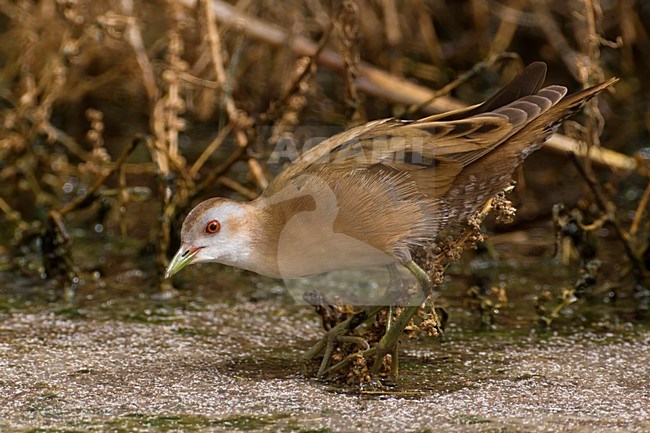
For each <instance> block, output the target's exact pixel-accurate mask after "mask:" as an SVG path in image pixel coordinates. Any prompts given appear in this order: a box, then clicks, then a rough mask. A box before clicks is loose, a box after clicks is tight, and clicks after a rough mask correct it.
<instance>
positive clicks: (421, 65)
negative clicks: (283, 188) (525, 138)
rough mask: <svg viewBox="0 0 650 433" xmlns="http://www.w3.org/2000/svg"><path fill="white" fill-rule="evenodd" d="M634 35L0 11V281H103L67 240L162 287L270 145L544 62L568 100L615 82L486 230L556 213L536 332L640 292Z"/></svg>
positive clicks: (575, 5)
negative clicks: (548, 283) (202, 221)
mask: <svg viewBox="0 0 650 433" xmlns="http://www.w3.org/2000/svg"><path fill="white" fill-rule="evenodd" d="M649 23H650V5H649V4H647V3H646V2H641V1H634V0H618V1H598V0H570V1H565V0H549V1H545V0H502V1H496V0H493V1H482V0H467V1H425V0H404V1H397V0H355V1H353V0H344V1H316V0H303V1H291V2H277V1H271V0H260V1H248V0H240V1H236V2H230V3H227V2H224V1H220V0H201V1H192V0H176V1H173V0H170V1H137V0H136V1H132V0H121V1H120V0H112V1H109V0H100V1H85V0H43V1H27V0H19V1H15V2H14V1H9V0H0V263H1V264H0V267H1V268H2V270H3V272H12V273H16V274H21V275H26V276H29V277H31V278H34V279H35V280H38V279H39V278H44V279H47V280H48V281H54V282H55V283H54V284H56V285H57V287H61V288H63V289H66V290H71V289H72V290H73V289H74V288H75V287H76V286H78V284H79V283H80V282H82V281H88V280H91V279H94V280H101V279H102V278H104V277H106V276H109V275H110V274H111V272H113V271H114V269H115V268H114V267H113V266H112V265H114V264H115V259H107V258H106V256H108V255H110V253H109V252H107V251H106V250H104V249H91V250H90V251H89V250H88V249H84V250H81V251H83V252H80V250H79V249H78V246H79V245H80V244H83V243H88V242H90V243H91V244H93V245H98V244H99V245H101V244H110V243H112V242H115V241H118V242H127V243H128V244H129V245H131V246H132V247H131V248H130V249H126V250H125V251H126V253H123V252H121V254H126V255H129V256H131V258H138V262H137V263H138V266H140V267H141V268H142V269H143V271H144V272H145V273H146V274H147V275H156V278H155V279H154V280H155V281H156V282H157V284H159V285H160V287H162V288H163V289H166V290H169V289H171V287H170V284H171V283H170V282H169V280H163V279H162V273H163V269H164V266H165V265H166V263H167V260H168V257H169V254H170V252H172V250H175V249H176V247H177V245H178V239H177V234H178V231H179V229H180V222H181V221H182V219H183V217H184V215H185V214H186V213H187V212H188V211H189V209H191V207H192V205H194V204H196V203H197V202H198V201H199V200H201V199H203V198H206V197H209V196H231V197H235V198H239V199H252V198H254V197H256V196H257V194H259V193H260V192H261V191H262V190H263V189H264V188H265V187H266V185H267V184H268V182H269V180H270V179H272V177H273V176H274V175H275V174H276V173H277V172H278V171H279V170H281V168H282V165H283V164H284V163H286V162H287V161H286V160H285V161H276V159H273V158H271V156H272V153H273V150H274V149H275V148H276V146H277V145H278V143H279V142H280V140H282V139H294V140H296V142H299V143H301V142H303V141H304V139H305V138H306V137H307V138H308V136H309V134H315V133H316V132H315V131H321V130H319V129H317V128H323V127H324V128H330V127H332V128H335V129H336V128H338V129H339V130H340V129H342V128H345V127H347V126H352V125H356V124H359V123H362V122H365V121H367V120H371V119H376V118H382V117H389V116H399V117H404V118H415V117H418V116H423V115H425V114H427V113H432V112H437V111H441V110H447V109H452V108H455V107H459V106H462V105H463V104H468V103H475V102H478V101H480V100H482V99H484V98H486V97H488V96H489V95H490V94H491V93H493V92H494V91H495V89H496V88H498V87H499V86H500V85H503V84H504V83H505V82H506V81H507V80H508V79H509V78H510V77H512V76H513V75H514V74H515V73H516V72H517V71H518V70H520V69H521V68H522V67H523V65H525V64H527V63H530V62H532V61H535V60H543V61H546V62H547V63H548V64H549V78H548V81H549V82H553V83H559V84H564V85H567V86H568V87H569V88H570V89H572V90H577V89H578V88H580V87H582V86H588V85H590V84H594V83H597V82H600V81H602V80H603V79H604V78H605V77H610V76H618V77H620V78H621V81H620V82H619V83H618V84H617V85H616V86H615V91H614V92H611V93H608V94H607V95H605V96H603V97H601V98H600V102H599V103H595V102H594V103H592V104H591V105H590V106H589V107H588V108H587V110H586V114H585V115H583V116H582V117H580V118H577V120H579V121H580V123H578V121H576V120H575V119H574V121H571V122H567V125H566V127H565V128H564V130H563V131H562V132H563V134H564V135H563V136H561V137H556V138H554V140H552V141H551V142H550V144H549V145H548V146H547V148H546V150H542V151H540V153H541V155H540V156H534V157H533V158H531V161H532V162H530V163H528V164H527V165H526V168H524V169H523V171H522V172H520V173H519V174H518V175H517V180H518V183H519V187H518V188H517V191H516V192H515V193H514V196H512V197H511V200H513V202H514V203H515V205H516V206H517V207H518V208H519V215H518V219H517V220H516V222H515V224H514V226H511V228H505V229H504V228H503V227H493V226H491V227H492V228H493V229H494V230H496V231H504V230H509V231H511V230H515V229H517V230H526V228H527V227H528V226H529V225H531V224H533V225H534V224H535V222H539V221H547V222H548V221H550V220H551V219H553V218H554V221H555V225H556V227H557V229H558V230H557V233H558V245H559V251H558V254H559V256H560V257H561V259H562V261H563V262H564V263H565V264H567V263H573V264H574V266H575V267H576V280H575V284H574V285H573V286H569V287H568V289H567V291H568V292H567V293H562V294H559V295H558V296H559V297H560V301H559V303H558V304H557V305H555V306H553V307H549V308H547V309H544V308H543V307H540V308H541V310H540V316H541V317H542V318H544V317H546V319H547V321H548V323H550V321H552V319H553V315H554V314H555V315H556V316H557V312H558V311H559V310H558V308H559V309H561V308H563V306H565V303H566V305H568V303H570V302H569V301H571V299H573V298H572V297H573V296H575V295H576V293H582V292H581V290H582V291H583V292H584V290H587V289H585V288H593V287H595V286H596V280H597V277H598V275H599V272H600V274H602V273H603V272H604V273H605V274H604V275H606V276H607V279H608V281H610V282H611V281H615V284H610V286H613V287H616V289H615V290H621V291H627V292H628V293H634V294H638V295H643V296H645V298H646V299H647V296H648V291H647V290H648V289H647V284H646V283H647V268H648V266H649V265H650V253H646V251H647V236H648V218H647V212H646V206H647V201H648V197H649V196H650V188H647V189H646V190H645V192H644V188H646V184H647V178H648V176H650V171H648V170H647V168H646V167H645V164H646V159H647V157H648V156H650V155H648V154H646V153H645V152H644V151H643V150H642V148H644V147H645V146H647V145H648V144H647V142H648V132H649V130H650V117H649V115H648V113H649V112H650V111H649V106H648V104H649V102H648V101H650V94H649V90H650V89H649V87H650V85H649V81H648V80H647V79H645V78H646V77H647V75H648V73H649V72H650V69H649V65H648V61H649V59H650V41H649V40H648V31H649ZM461 101H462V102H461ZM567 150H571V151H572V152H574V153H575V154H576V155H577V156H575V157H570V156H568V155H567V153H566V152H567ZM269 158H271V160H270V161H271V162H270V163H269ZM554 203H563V206H562V207H560V206H558V207H555V208H553V204H554ZM552 209H554V210H553V211H552ZM490 224H492V223H490ZM512 227H514V228H512ZM603 228H604V229H603ZM599 238H602V239H606V240H608V242H607V243H606V245H608V246H607V247H606V249H609V250H607V251H603V250H602V249H600V250H598V249H597V248H595V247H594V245H596V243H597V242H596V241H597V239H599ZM93 239H94V241H93ZM120 239H121V240H120ZM93 242H95V243H93ZM610 250H611V251H610ZM594 259H599V260H600V261H603V262H605V263H604V266H602V269H601V266H600V265H598V266H597V267H596V265H595V264H594V263H595V262H594V261H593V260H594ZM111 260H113V261H111ZM558 266H560V264H559V265H558ZM590 278H591V279H590ZM592 280H593V281H592ZM610 286H608V287H610ZM607 290H613V289H610V288H608V289H607ZM556 295H557V294H556ZM477 296H478V295H477ZM481 296H483V295H481ZM491 296H492V295H491ZM495 296H496V295H495ZM475 298H476V299H478V301H477V302H478V303H479V308H481V305H482V304H481V302H492V303H494V302H496V301H495V299H496V298H494V296H492V297H491V298H490V299H492V300H490V299H488V298H487V297H485V296H484V297H483V298H481V297H480V296H478V297H475ZM497 298H498V296H497ZM565 301H566V302H565ZM540 305H541V304H540ZM483 307H485V305H483Z"/></svg>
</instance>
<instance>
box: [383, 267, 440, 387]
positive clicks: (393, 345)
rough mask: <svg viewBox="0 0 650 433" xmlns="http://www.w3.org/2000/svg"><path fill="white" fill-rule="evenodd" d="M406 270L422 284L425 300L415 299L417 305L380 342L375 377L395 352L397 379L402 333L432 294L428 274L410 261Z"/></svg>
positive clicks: (394, 372)
mask: <svg viewBox="0 0 650 433" xmlns="http://www.w3.org/2000/svg"><path fill="white" fill-rule="evenodd" d="M404 266H405V267H406V269H408V270H409V271H410V272H411V273H412V274H413V275H414V276H415V278H416V279H417V280H418V283H419V284H420V288H421V289H422V295H424V297H423V298H420V297H421V296H422V295H419V296H418V298H416V299H413V300H412V301H413V302H415V303H416V305H410V306H408V307H405V308H404V311H402V314H400V315H399V317H398V318H397V320H395V322H394V323H393V324H392V326H391V327H390V329H387V330H386V334H384V336H383V337H382V338H381V340H380V341H379V344H378V345H377V353H376V357H375V362H374V364H373V366H372V369H371V373H372V374H373V375H376V374H377V373H379V369H380V368H381V365H382V362H383V359H384V356H385V355H386V354H388V353H391V352H393V353H394V354H393V362H392V364H391V370H392V371H391V373H392V375H393V376H394V377H395V378H397V374H398V361H397V356H396V349H397V343H398V341H399V338H400V337H401V335H402V332H403V331H404V328H406V326H407V325H408V324H409V322H410V321H411V319H412V318H413V316H415V314H416V313H417V312H418V310H419V309H420V304H421V303H422V302H423V301H424V300H425V299H426V298H427V297H428V296H429V294H430V293H431V289H432V288H433V287H432V283H431V279H430V278H429V276H428V275H427V273H426V272H425V271H424V270H423V269H422V268H420V267H419V266H418V265H417V264H416V263H415V262H414V261H410V262H408V263H406V264H405V265H404Z"/></svg>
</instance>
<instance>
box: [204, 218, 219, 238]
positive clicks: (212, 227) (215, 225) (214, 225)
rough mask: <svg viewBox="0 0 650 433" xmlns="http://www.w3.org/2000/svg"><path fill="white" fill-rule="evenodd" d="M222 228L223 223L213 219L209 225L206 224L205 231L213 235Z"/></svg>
mask: <svg viewBox="0 0 650 433" xmlns="http://www.w3.org/2000/svg"><path fill="white" fill-rule="evenodd" d="M220 229H221V224H219V221H217V220H212V221H210V222H209V223H208V225H207V226H205V232H206V233H208V234H211V235H213V234H215V233H218V232H219V230H220Z"/></svg>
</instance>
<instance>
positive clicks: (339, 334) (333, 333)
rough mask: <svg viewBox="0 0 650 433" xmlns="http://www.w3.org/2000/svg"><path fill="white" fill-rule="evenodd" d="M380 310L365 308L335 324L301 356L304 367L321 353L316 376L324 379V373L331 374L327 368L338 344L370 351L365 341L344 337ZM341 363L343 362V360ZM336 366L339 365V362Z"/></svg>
mask: <svg viewBox="0 0 650 433" xmlns="http://www.w3.org/2000/svg"><path fill="white" fill-rule="evenodd" d="M381 309H382V307H369V308H366V309H364V310H362V311H360V312H358V313H355V314H354V315H352V316H351V317H349V318H348V319H346V320H344V321H343V322H341V323H339V324H337V325H336V326H334V327H333V328H331V329H330V330H329V331H327V333H326V334H325V335H324V336H323V338H321V339H320V340H319V341H318V342H317V343H316V344H315V345H314V346H312V347H311V349H309V350H308V351H307V352H305V354H304V355H303V356H302V360H303V362H304V364H305V367H307V366H308V364H309V363H310V362H311V361H312V360H313V359H314V358H316V357H317V356H318V355H319V354H320V353H321V352H323V359H322V361H321V363H320V366H319V368H318V372H317V373H316V376H317V377H324V376H325V375H326V373H331V372H333V371H334V370H332V368H329V366H330V364H331V361H332V354H333V353H334V349H335V348H336V345H337V344H339V343H355V344H358V345H360V346H362V347H363V348H364V352H365V351H368V350H370V345H369V344H368V342H367V341H366V340H365V339H363V338H361V337H357V336H353V335H346V333H348V332H350V331H352V330H354V329H355V328H356V327H357V326H359V325H360V324H361V323H363V322H364V321H366V320H367V319H369V318H371V317H374V316H375V315H376V314H377V313H378V312H379V311H380V310H381ZM362 353H363V352H362ZM343 361H345V359H344V360H343ZM343 361H341V362H343ZM348 362H349V361H348ZM338 364H340V362H339V363H338ZM338 364H337V365H338ZM337 370H338V369H337Z"/></svg>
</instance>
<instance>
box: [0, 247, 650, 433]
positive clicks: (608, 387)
mask: <svg viewBox="0 0 650 433" xmlns="http://www.w3.org/2000/svg"><path fill="white" fill-rule="evenodd" d="M506 258H507V257H502V259H506ZM520 259H521V258H520ZM116 263H119V264H116V265H115V268H114V272H112V273H111V274H109V275H106V276H104V277H102V278H100V279H99V280H98V281H91V279H90V278H89V279H88V281H86V282H85V284H83V285H80V286H79V287H78V288H77V292H76V294H75V295H74V296H73V297H71V298H68V299H64V298H62V297H61V296H60V293H59V292H57V291H56V290H54V289H52V288H50V287H49V286H48V284H49V283H47V282H44V283H43V284H40V285H39V283H38V282H36V283H35V281H34V280H33V279H30V278H26V277H20V276H19V275H18V274H17V273H14V272H3V273H1V274H0V287H2V288H3V289H2V293H1V295H0V312H1V313H0V314H1V316H0V317H1V320H0V371H1V372H2V374H1V376H0V400H1V401H2V404H0V430H2V431H199V430H200V431H302V432H307V431H312V432H313V431H319V432H325V431H396V430H401V431H404V432H415V431H420V432H423V431H431V432H438V431H440V432H448V431H452V432H453V431H458V432H466V431H467V432H470V431H503V432H511V431H512V432H514V431H526V432H529V431H533V432H537V431H539V432H545V431H558V430H564V431H576V432H577V431H584V432H591V431H639V432H641V431H649V430H650V409H649V408H650V329H649V328H648V327H647V325H644V323H647V316H645V315H644V314H646V313H644V311H643V310H639V309H638V308H635V307H636V306H638V305H637V304H638V302H637V301H635V300H630V299H628V300H626V299H622V300H619V301H618V302H617V304H616V305H610V304H608V303H605V302H601V301H598V300H597V299H596V300H595V301H594V300H592V301H591V302H590V303H589V304H587V303H585V304H582V305H578V306H575V307H574V308H572V309H570V310H568V311H567V312H565V314H564V315H563V316H562V317H561V318H560V319H558V323H557V324H555V325H554V327H553V328H552V330H546V331H540V330H539V328H538V327H537V326H536V325H535V315H534V306H533V302H532V301H531V299H532V298H531V297H532V296H534V295H535V294H537V293H539V292H540V291H541V290H544V289H549V288H550V289H553V288H554V287H557V285H558V284H562V282H566V281H567V279H568V275H569V274H570V272H568V271H566V272H565V271H562V268H561V267H559V266H558V265H557V263H555V262H553V261H550V260H548V261H544V260H541V261H540V260H536V261H534V262H533V261H531V263H534V264H531V265H526V261H525V260H518V261H517V265H516V266H514V265H508V260H503V262H502V263H501V264H499V265H497V264H495V263H494V262H490V261H489V260H488V261H486V260H485V259H481V260H475V261H473V262H472V264H471V268H472V269H473V271H474V273H481V272H485V273H488V274H490V275H492V279H493V280H494V281H496V282H503V281H505V282H506V284H504V285H505V287H507V289H508V297H509V301H508V302H509V303H508V305H507V306H505V307H504V308H502V311H500V312H499V313H498V314H496V315H495V319H494V324H493V326H492V329H491V330H489V331H486V330H485V329H484V328H480V327H479V326H478V323H479V319H478V316H477V314H476V313H475V312H471V311H468V308H467V305H466V299H464V298H465V297H464V289H463V288H464V287H466V286H467V281H466V275H465V274H466V272H467V269H465V268H463V267H458V268H456V269H452V274H456V275H455V276H454V277H453V278H451V282H449V283H448V284H447V285H446V287H445V288H443V289H442V291H441V293H440V295H441V302H442V303H444V304H445V305H446V306H447V308H448V310H449V312H450V313H451V319H450V324H449V327H448V329H447V332H446V335H445V336H444V339H443V340H442V341H440V340H437V339H432V338H419V339H416V340H412V341H407V342H406V343H405V345H404V346H403V351H402V353H403V355H402V356H401V377H400V380H399V381H398V384H397V385H396V386H394V387H384V388H382V389H381V390H377V389H373V388H369V387H366V388H361V389H358V388H349V387H341V386H336V385H333V384H329V383H325V382H322V381H318V380H314V379H308V378H304V377H303V376H302V375H301V373H300V371H301V366H300V363H299V362H298V358H299V356H300V354H301V353H302V352H303V351H304V350H306V349H307V348H308V347H309V345H310V344H311V343H312V342H313V341H315V340H316V339H317V338H318V337H319V335H321V332H322V331H321V329H320V323H319V320H318V318H317V316H316V315H315V314H314V313H313V312H312V311H311V310H310V309H309V308H308V307H306V306H304V305H298V304H296V303H295V302H294V300H293V299H292V297H291V296H289V295H288V292H287V291H286V290H285V288H284V287H283V286H282V284H281V283H279V282H277V281H274V280H268V279H264V278H260V277H256V276H253V275H250V274H247V273H243V272H240V271H237V270H233V269H228V268H223V267H220V266H212V265H206V266H196V267H192V268H190V269H188V270H187V272H184V273H183V274H182V275H181V276H179V278H178V283H179V285H180V286H181V289H180V290H179V291H178V292H174V293H169V294H166V295H161V294H160V293H158V292H157V291H156V289H155V288H153V287H152V284H151V277H150V276H149V275H148V274H147V273H146V272H144V271H138V270H134V269H137V266H136V265H135V264H133V263H128V262H119V261H117V262H116ZM551 270H553V271H551ZM459 287H460V289H459ZM596 298H597V297H596ZM645 311H646V312H647V310H645ZM594 317H595V318H596V320H594ZM634 317H636V318H637V319H638V318H640V320H634V321H633V320H632V318H634Z"/></svg>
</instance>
